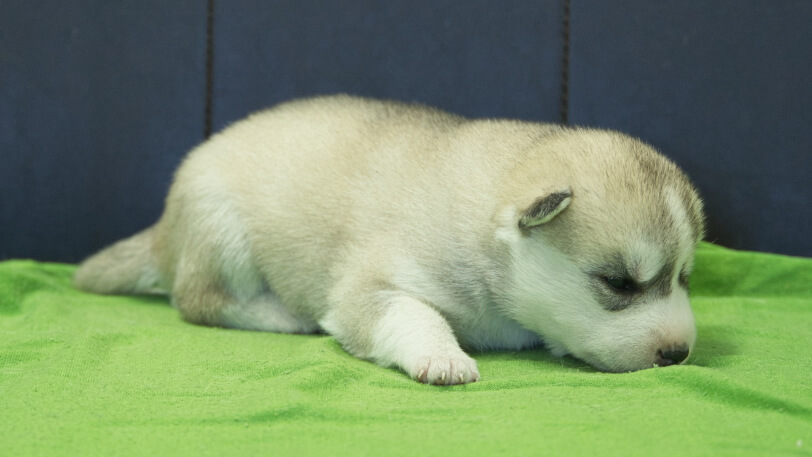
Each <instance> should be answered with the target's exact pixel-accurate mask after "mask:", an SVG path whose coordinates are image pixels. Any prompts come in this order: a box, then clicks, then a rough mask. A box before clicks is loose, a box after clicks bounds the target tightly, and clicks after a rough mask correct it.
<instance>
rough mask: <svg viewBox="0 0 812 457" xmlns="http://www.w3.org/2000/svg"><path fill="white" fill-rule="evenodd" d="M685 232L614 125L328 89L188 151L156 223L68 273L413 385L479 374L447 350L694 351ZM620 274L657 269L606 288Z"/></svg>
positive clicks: (671, 177)
mask: <svg viewBox="0 0 812 457" xmlns="http://www.w3.org/2000/svg"><path fill="white" fill-rule="evenodd" d="M702 227H703V222H702V209H701V202H700V200H699V198H698V196H697V194H696V192H695V191H694V190H693V188H692V187H691V185H690V183H689V182H688V181H687V179H686V178H685V177H684V176H683V174H682V173H681V172H680V171H679V170H678V169H677V168H676V167H675V166H674V165H673V164H672V163H671V162H669V161H668V160H666V159H665V158H663V157H662V156H661V155H659V154H657V153H656V152H654V151H653V150H652V149H651V148H650V147H648V146H646V145H644V144H643V143H641V142H639V141H637V140H634V139H631V138H629V137H626V136H624V135H621V134H618V133H614V132H608V131H599V130H588V129H572V128H564V127H558V126H553V125H545V124H537V123H528V122H518V121H509V120H469V119H465V118H461V117H457V116H453V115H450V114H447V113H444V112H441V111H438V110H434V109H431V108H427V107H423V106H419V105H409V104H401V103H395V102H380V101H373V100H368V99H361V98H354V97H349V96H333V97H322V98H314V99H308V100H302V101H296V102H291V103H287V104H283V105H280V106H277V107H275V108H273V109H270V110H267V111H263V112H260V113H257V114H254V115H252V116H250V117H248V118H247V119H245V120H243V121H241V122H238V123H236V124H234V125H232V126H231V127H229V128H227V129H226V130H224V131H223V132H222V133H220V134H218V135H215V136H214V137H212V138H211V139H210V140H209V141H207V142H205V143H203V144H202V145H201V146H199V147H198V148H196V149H195V150H193V151H192V152H191V153H190V154H189V156H188V157H187V158H186V160H185V161H184V162H183V164H182V166H181V167H180V169H179V170H178V172H177V174H176V177H175V182H174V184H173V186H172V188H171V190H170V192H169V196H168V198H167V201H166V209H165V212H164V214H163V216H162V217H161V219H160V220H159V221H158V222H157V224H155V225H154V226H153V227H151V228H149V229H147V230H146V231H144V232H142V233H140V234H138V235H135V236H134V237H133V238H130V239H127V240H124V241H121V242H119V243H117V244H115V245H113V246H111V247H109V248H107V249H106V250H103V251H102V252H100V253H98V254H96V255H95V256H93V257H91V258H89V259H88V260H87V261H85V262H84V263H83V264H82V266H81V267H80V269H79V270H78V271H77V273H76V277H75V282H76V284H77V286H78V287H79V288H81V289H84V290H88V291H93V292H98V293H162V292H165V293H169V294H170V295H171V298H172V303H173V305H174V306H175V307H176V308H177V309H178V310H179V311H180V313H181V314H182V315H183V317H184V318H185V319H186V320H188V321H190V322H194V323H199V324H206V325H216V326H225V327H235V328H244V329H251V330H266V331H276V332H294V333H310V332H317V331H321V330H323V331H326V332H328V333H330V334H332V335H334V336H335V337H336V338H337V339H338V341H339V342H340V343H341V344H342V345H343V346H344V347H345V348H346V349H347V350H348V351H349V352H350V353H352V354H354V355H356V356H358V357H362V358H366V359H370V360H374V361H375V362H377V363H378V364H380V365H383V366H396V367H399V368H401V369H403V370H404V371H405V372H406V373H408V374H409V375H410V376H412V377H413V378H415V379H418V380H420V381H423V382H429V383H436V384H455V383H464V382H471V381H476V380H477V379H479V372H478V371H477V366H476V362H475V361H474V360H473V359H472V358H471V357H469V356H468V355H467V354H466V353H465V352H464V351H463V348H466V349H473V350H485V349H499V348H501V349H521V348H526V347H531V346H534V345H537V344H540V343H541V342H542V341H543V342H544V343H545V344H546V345H548V346H549V347H550V348H551V349H552V350H553V351H554V352H555V353H556V354H566V353H571V354H573V355H575V356H576V357H580V358H582V359H583V360H585V361H587V362H589V363H591V364H593V365H595V366H596V367H598V368H601V369H604V370H611V371H629V370H636V369H641V368H646V367H650V366H652V365H654V364H657V363H658V361H661V360H662V354H663V351H668V350H672V349H674V348H677V347H684V348H689V349H690V348H692V347H693V342H694V339H695V330H694V324H693V315H692V314H691V310H690V307H689V304H688V300H687V291H686V290H685V287H684V285H682V282H681V281H680V278H681V277H682V278H685V277H687V275H688V274H689V273H690V268H691V259H692V257H693V251H694V248H695V244H696V242H697V241H698V240H699V239H700V238H701V237H702V231H703V228H702ZM619 269H623V271H624V272H626V273H628V275H629V276H630V277H631V278H632V279H636V280H638V281H641V282H642V281H646V280H650V279H652V278H654V277H657V278H660V280H659V282H657V283H656V287H655V285H652V286H651V287H650V289H645V290H641V291H640V293H639V294H637V295H635V296H634V297H633V298H629V299H628V300H626V299H625V298H623V297H620V296H616V295H617V294H614V295H613V293H614V292H613V291H612V289H611V288H610V287H609V286H608V285H607V284H605V279H606V278H607V277H608V276H609V275H616V274H618V270H619ZM609 270H611V271H609ZM621 273H622V272H621ZM626 273H624V274H626ZM658 275H659V276H658ZM680 275H682V276H680ZM652 284H654V283H652ZM619 297H620V298H619ZM624 300H625V301H624ZM619 303H620V304H623V306H624V307H625V306H626V305H628V307H625V308H624V309H620V310H609V309H608V307H614V308H618V307H619V306H620V305H619Z"/></svg>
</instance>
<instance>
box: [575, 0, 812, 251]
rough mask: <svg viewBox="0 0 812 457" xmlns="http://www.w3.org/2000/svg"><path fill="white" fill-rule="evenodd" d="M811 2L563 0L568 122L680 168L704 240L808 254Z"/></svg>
mask: <svg viewBox="0 0 812 457" xmlns="http://www.w3.org/2000/svg"><path fill="white" fill-rule="evenodd" d="M810 21H812V2H809V1H806V0H795V1H790V0H783V1H780V2H775V1H770V0H763V1H749V2H742V1H738V0H725V1H714V2H707V1H703V0H692V1H681V2H673V1H663V0H657V1H653V0H623V1H612V2H585V1H579V0H573V1H572V12H571V42H570V49H571V55H570V62H571V66H570V75H571V77H570V84H569V87H570V107H569V116H570V120H571V122H572V123H575V124H582V125H593V126H603V127H608V128H614V129H618V130H622V131H626V132H630V133H632V134H634V135H637V136H640V137H642V138H643V139H645V140H647V141H649V142H651V143H653V144H654V145H655V146H657V147H659V148H660V149H661V150H662V151H663V152H665V153H666V154H668V155H669V156H671V157H672V158H674V159H675V160H676V161H677V162H678V163H679V164H681V165H682V166H683V167H684V168H685V169H686V170H687V171H688V173H689V174H690V175H691V176H692V177H693V179H694V180H695V181H696V183H697V185H698V186H699V188H700V189H701V191H702V193H703V194H704V197H705V199H706V204H707V212H708V216H709V222H710V234H709V237H708V238H709V239H710V240H712V241H717V242H719V243H721V244H724V245H727V246H731V247H735V248H742V249H753V250H763V251H771V252H779V253H787V254H795V255H805V256H812V237H810V226H812V208H811V207H810V201H812V184H810V175H811V174H812V128H810V126H812V109H810V106H812V83H810V72H811V71H812V64H810V61H811V60H810V59H811V58H812V33H810V23H811V22H810Z"/></svg>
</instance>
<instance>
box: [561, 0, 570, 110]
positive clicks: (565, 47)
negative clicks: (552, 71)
mask: <svg viewBox="0 0 812 457" xmlns="http://www.w3.org/2000/svg"><path fill="white" fill-rule="evenodd" d="M562 26H563V27H562V36H561V100H560V102H561V104H560V106H559V115H560V121H561V123H562V124H564V125H566V124H569V89H570V87H569V83H570V0H564V17H563V24H562Z"/></svg>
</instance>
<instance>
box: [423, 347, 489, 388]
mask: <svg viewBox="0 0 812 457" xmlns="http://www.w3.org/2000/svg"><path fill="white" fill-rule="evenodd" d="M412 377H413V378H414V379H416V380H418V381H420V382H423V383H426V384H436V385H444V386H446V385H453V384H467V383H469V382H476V381H479V370H477V366H476V361H475V360H474V359H472V358H471V357H468V356H467V355H465V354H461V355H457V356H434V357H425V358H423V359H421V360H420V362H419V363H418V364H417V368H416V369H415V370H413V371H412Z"/></svg>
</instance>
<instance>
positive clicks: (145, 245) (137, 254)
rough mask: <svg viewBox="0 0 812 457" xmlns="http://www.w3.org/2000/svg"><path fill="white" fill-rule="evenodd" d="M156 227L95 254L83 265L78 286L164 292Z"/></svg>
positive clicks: (100, 290)
mask: <svg viewBox="0 0 812 457" xmlns="http://www.w3.org/2000/svg"><path fill="white" fill-rule="evenodd" d="M153 231H154V228H152V227H151V228H148V229H146V230H144V231H143V232H140V233H138V234H136V235H134V236H132V237H130V238H127V239H124V240H121V241H119V242H117V243H115V244H113V245H112V246H108V247H107V248H105V249H103V250H102V251H100V252H98V253H96V254H94V255H93V256H91V257H89V258H88V259H86V260H85V261H84V262H82V264H81V265H79V269H78V270H76V273H75V274H74V275H73V283H74V285H75V286H76V287H77V288H78V289H81V290H84V291H87V292H94V293H97V294H164V293H166V291H165V290H163V289H162V288H161V285H160V283H161V275H160V273H159V272H158V268H157V265H156V263H157V262H156V259H155V257H154V256H153V253H152V237H153Z"/></svg>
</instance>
